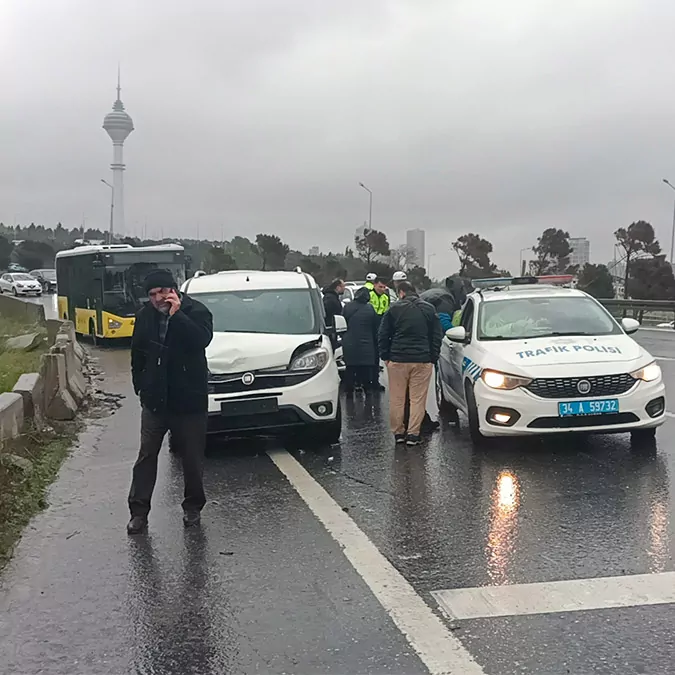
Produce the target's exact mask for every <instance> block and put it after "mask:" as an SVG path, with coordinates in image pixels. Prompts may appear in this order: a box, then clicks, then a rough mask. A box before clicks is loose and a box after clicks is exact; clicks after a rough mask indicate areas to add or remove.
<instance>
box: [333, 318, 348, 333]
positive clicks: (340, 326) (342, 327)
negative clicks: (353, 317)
mask: <svg viewBox="0 0 675 675" xmlns="http://www.w3.org/2000/svg"><path fill="white" fill-rule="evenodd" d="M334 319H335V332H336V333H345V332H346V331H347V319H345V318H344V316H342V315H341V314H336V315H335V317H334Z"/></svg>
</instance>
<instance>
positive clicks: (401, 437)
mask: <svg viewBox="0 0 675 675" xmlns="http://www.w3.org/2000/svg"><path fill="white" fill-rule="evenodd" d="M394 440H395V441H396V442H397V443H405V434H395V435H394Z"/></svg>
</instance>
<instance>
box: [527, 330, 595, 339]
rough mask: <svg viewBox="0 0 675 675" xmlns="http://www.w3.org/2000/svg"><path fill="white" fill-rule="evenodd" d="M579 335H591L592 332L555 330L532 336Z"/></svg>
mask: <svg viewBox="0 0 675 675" xmlns="http://www.w3.org/2000/svg"><path fill="white" fill-rule="evenodd" d="M581 335H593V333H586V332H585V331H582V330H559V331H558V330H557V331H554V332H552V333H546V334H544V335H535V336H534V337H538V338H539V337H573V336H581Z"/></svg>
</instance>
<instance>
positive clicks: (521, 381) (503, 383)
mask: <svg viewBox="0 0 675 675" xmlns="http://www.w3.org/2000/svg"><path fill="white" fill-rule="evenodd" d="M481 378H482V380H483V382H485V384H486V385H487V386H488V387H490V389H518V387H525V386H527V385H528V384H530V382H532V380H531V379H530V378H527V377H518V376H517V375H507V374H506V373H500V372H498V371H496V370H484V371H483V372H482V373H481Z"/></svg>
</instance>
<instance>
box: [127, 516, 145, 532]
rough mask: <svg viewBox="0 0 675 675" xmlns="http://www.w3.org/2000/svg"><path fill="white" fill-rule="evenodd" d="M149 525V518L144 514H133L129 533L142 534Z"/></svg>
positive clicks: (129, 524)
mask: <svg viewBox="0 0 675 675" xmlns="http://www.w3.org/2000/svg"><path fill="white" fill-rule="evenodd" d="M147 526H148V519H147V518H145V517H144V516H133V517H132V519H131V520H130V521H129V523H128V525H127V534H140V533H141V532H143V531H144V530H145V528H146V527H147Z"/></svg>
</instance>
